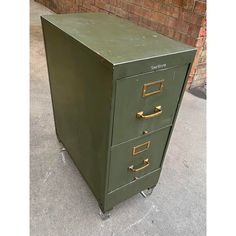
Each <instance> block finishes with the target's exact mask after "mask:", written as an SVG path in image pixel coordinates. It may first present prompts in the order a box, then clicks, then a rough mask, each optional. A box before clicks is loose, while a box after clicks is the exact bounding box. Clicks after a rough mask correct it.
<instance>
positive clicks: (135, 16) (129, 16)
mask: <svg viewBox="0 0 236 236" xmlns="http://www.w3.org/2000/svg"><path fill="white" fill-rule="evenodd" d="M128 19H129V20H131V21H132V22H135V23H138V22H139V21H140V19H141V17H140V16H137V15H135V14H132V13H129V14H128Z"/></svg>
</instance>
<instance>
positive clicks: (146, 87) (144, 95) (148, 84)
mask: <svg viewBox="0 0 236 236" xmlns="http://www.w3.org/2000/svg"><path fill="white" fill-rule="evenodd" d="M157 84H159V89H157V90H155V91H153V92H147V90H148V88H149V87H150V86H153V85H157ZM163 88H164V80H159V81H154V82H151V83H147V84H144V85H143V91H142V94H143V97H148V96H152V95H155V94H158V93H161V92H162V91H163Z"/></svg>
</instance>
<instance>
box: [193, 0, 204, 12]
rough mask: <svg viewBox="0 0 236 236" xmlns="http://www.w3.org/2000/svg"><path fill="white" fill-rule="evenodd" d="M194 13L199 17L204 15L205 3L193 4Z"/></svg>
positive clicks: (197, 2)
mask: <svg viewBox="0 0 236 236" xmlns="http://www.w3.org/2000/svg"><path fill="white" fill-rule="evenodd" d="M194 12H195V13H197V14H199V15H204V14H205V13H206V3H204V2H199V1H196V2H195V6H194Z"/></svg>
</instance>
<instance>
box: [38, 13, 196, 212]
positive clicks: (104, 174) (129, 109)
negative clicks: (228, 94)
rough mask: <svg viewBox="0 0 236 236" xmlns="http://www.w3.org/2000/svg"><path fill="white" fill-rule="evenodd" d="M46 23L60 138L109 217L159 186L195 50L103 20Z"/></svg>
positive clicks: (87, 16) (59, 18)
mask: <svg viewBox="0 0 236 236" xmlns="http://www.w3.org/2000/svg"><path fill="white" fill-rule="evenodd" d="M41 20H42V26H43V34H44V42H45V49H46V56H47V64H48V73H49V80H50V88H51V95H52V103H53V111H54V120H55V126H56V133H57V137H58V139H59V140H60V141H61V142H62V143H63V145H64V146H65V148H66V150H67V151H68V153H69V154H70V156H71V158H72V159H73V161H74V163H75V165H76V166H77V167H78V169H79V171H80V173H81V174H82V176H83V177H84V179H85V180H86V182H87V184H88V185H89V187H90V189H91V190H92V192H93V193H94V195H95V197H96V199H97V201H98V203H99V206H100V208H101V210H102V211H103V212H107V211H109V210H111V209H112V208H113V206H115V205H116V204H118V203H119V202H121V201H123V200H125V199H127V198H129V197H131V196H133V195H134V194H137V193H139V192H142V191H144V190H148V189H149V190H150V189H153V187H155V186H156V184H157V182H158V179H159V176H160V172H161V169H162V165H163V160H164V156H165V153H166V150H167V146H168V143H169V140H170V136H171V133H172V130H173V127H174V123H175V120H176V116H177V113H178V109H179V106H180V103H181V99H182V96H183V92H184V88H185V84H186V80H187V76H188V73H189V70H190V67H191V64H192V62H193V59H194V55H195V49H194V48H192V47H190V46H187V45H184V44H182V43H180V42H177V41H174V40H172V39H169V38H167V37H165V36H163V35H160V34H158V33H156V32H153V31H150V30H148V29H145V28H142V27H139V26H137V25H135V24H133V23H131V22H129V21H127V20H124V19H120V18H118V17H115V16H111V15H107V14H103V13H82V14H81V13H80V14H61V15H50V16H43V17H42V18H41Z"/></svg>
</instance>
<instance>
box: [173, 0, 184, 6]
mask: <svg viewBox="0 0 236 236" xmlns="http://www.w3.org/2000/svg"><path fill="white" fill-rule="evenodd" d="M171 3H172V4H173V5H176V6H179V7H182V6H183V0H172V1H171Z"/></svg>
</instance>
